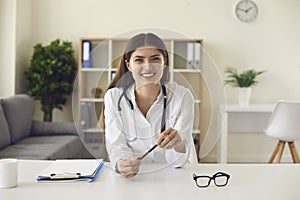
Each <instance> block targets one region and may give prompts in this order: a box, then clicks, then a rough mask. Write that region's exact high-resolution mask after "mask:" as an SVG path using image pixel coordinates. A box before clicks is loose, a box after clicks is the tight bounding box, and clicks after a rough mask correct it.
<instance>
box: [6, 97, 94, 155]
mask: <svg viewBox="0 0 300 200" xmlns="http://www.w3.org/2000/svg"><path fill="white" fill-rule="evenodd" d="M33 114H34V103H33V100H32V99H31V98H30V97H29V96H28V95H25V94H20V95H15V96H10V97H4V98H1V99H0V158H8V157H9V158H19V159H43V160H44V159H47V160H55V159H69V158H91V157H92V156H91V155H90V154H89V152H88V151H87V150H86V148H85V146H84V145H83V144H82V142H81V140H80V138H79V136H78V134H77V131H76V128H75V125H74V123H66V122H41V121H35V120H33Z"/></svg>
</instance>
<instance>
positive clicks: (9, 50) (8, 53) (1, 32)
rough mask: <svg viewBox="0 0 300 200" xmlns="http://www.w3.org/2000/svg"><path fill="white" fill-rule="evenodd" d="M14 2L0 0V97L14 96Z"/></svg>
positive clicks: (14, 0) (12, 0)
mask: <svg viewBox="0 0 300 200" xmlns="http://www.w3.org/2000/svg"><path fill="white" fill-rule="evenodd" d="M16 5H17V4H16V0H0V44H1V45H0V81H1V84H0V96H7V95H12V94H14V92H15V91H14V90H15V62H16V54H15V43H16V37H15V34H16Z"/></svg>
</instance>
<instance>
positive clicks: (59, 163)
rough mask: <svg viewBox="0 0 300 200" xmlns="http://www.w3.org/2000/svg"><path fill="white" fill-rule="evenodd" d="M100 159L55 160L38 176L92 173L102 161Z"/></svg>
mask: <svg viewBox="0 0 300 200" xmlns="http://www.w3.org/2000/svg"><path fill="white" fill-rule="evenodd" d="M102 161H103V160H102V159H91V160H89V159H88V160H87V159H84V160H81V159H74V160H73V159H72V160H56V161H54V162H53V163H52V164H51V165H50V166H49V167H47V168H46V169H45V170H43V171H42V172H40V173H39V174H38V176H46V177H48V176H50V175H51V174H76V173H80V175H81V176H89V175H93V173H94V172H95V170H96V169H97V167H98V166H99V165H100V163H101V162H102Z"/></svg>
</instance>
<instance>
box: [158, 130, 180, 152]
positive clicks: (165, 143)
mask: <svg viewBox="0 0 300 200" xmlns="http://www.w3.org/2000/svg"><path fill="white" fill-rule="evenodd" d="M157 145H158V146H159V147H160V148H164V149H173V148H174V149H175V150H176V151H178V152H182V153H184V152H185V145H184V139H183V137H182V136H181V134H180V133H179V132H178V131H177V130H176V129H173V128H168V129H166V130H165V131H164V132H162V133H161V134H160V136H159V137H158V139H157Z"/></svg>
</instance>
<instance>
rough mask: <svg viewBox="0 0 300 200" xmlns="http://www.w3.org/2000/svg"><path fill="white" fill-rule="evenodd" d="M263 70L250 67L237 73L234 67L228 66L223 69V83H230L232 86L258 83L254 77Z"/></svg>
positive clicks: (247, 85)
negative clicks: (224, 77)
mask: <svg viewBox="0 0 300 200" xmlns="http://www.w3.org/2000/svg"><path fill="white" fill-rule="evenodd" d="M264 72H265V71H256V70H254V69H250V70H246V71H244V72H242V73H239V72H238V71H237V70H236V69H234V68H232V67H229V68H227V69H226V70H225V73H227V79H226V80H225V81H224V83H225V85H231V86H233V87H241V88H247V87H251V86H254V85H256V84H257V83H258V81H257V80H256V77H257V76H258V75H260V74H262V73H264Z"/></svg>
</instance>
